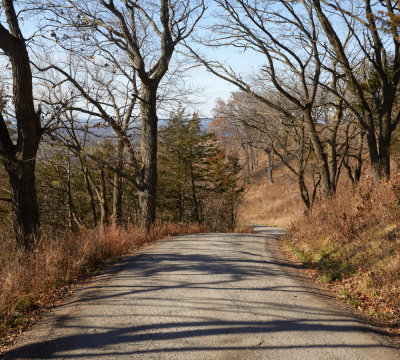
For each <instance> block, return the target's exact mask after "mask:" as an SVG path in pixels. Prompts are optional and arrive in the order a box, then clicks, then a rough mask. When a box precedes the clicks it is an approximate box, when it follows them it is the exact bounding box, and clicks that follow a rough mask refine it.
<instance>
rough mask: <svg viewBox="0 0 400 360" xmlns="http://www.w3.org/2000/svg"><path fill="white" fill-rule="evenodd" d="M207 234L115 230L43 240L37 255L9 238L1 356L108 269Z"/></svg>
mask: <svg viewBox="0 0 400 360" xmlns="http://www.w3.org/2000/svg"><path fill="white" fill-rule="evenodd" d="M201 231H205V228H204V227H200V226H198V225H174V224H164V225H162V226H157V227H153V228H152V230H151V231H150V232H146V231H145V230H144V229H141V228H138V227H137V226H133V225H127V226H126V227H120V226H116V225H110V226H106V227H100V226H99V227H96V228H92V229H88V228H81V229H80V230H79V231H75V232H66V233H64V234H63V235H59V236H56V237H55V236H54V234H52V233H50V232H49V233H46V234H43V235H42V240H41V242H40V243H39V244H37V246H36V247H35V250H34V251H33V252H27V251H26V250H24V249H21V248H20V247H18V246H16V243H15V239H13V238H12V236H9V237H7V236H6V235H5V234H4V233H3V236H2V241H1V242H0V278H1V279H2V281H1V282H0V353H1V351H2V350H4V349H6V346H7V345H8V344H10V343H11V342H12V341H13V339H14V338H15V336H16V335H18V334H20V333H21V331H23V330H24V329H26V328H27V327H28V326H30V325H32V323H34V322H35V321H36V320H37V318H38V316H39V314H40V312H42V311H43V310H44V309H46V308H49V307H51V306H52V305H54V304H56V303H57V301H60V300H62V299H63V298H64V297H65V296H66V295H67V294H68V292H69V289H70V287H71V286H73V285H74V284H77V283H79V282H80V281H82V280H84V279H86V278H87V277H88V276H89V275H91V274H93V273H94V272H95V271H96V270H99V269H102V268H104V265H106V264H107V263H110V262H114V261H116V260H118V259H120V258H121V257H122V256H125V255H131V254H134V253H135V252H136V251H137V250H139V249H141V248H143V247H146V246H147V245H149V244H151V243H153V242H154V241H156V240H160V239H165V238H168V237H170V236H174V235H180V234H193V233H198V232H201Z"/></svg>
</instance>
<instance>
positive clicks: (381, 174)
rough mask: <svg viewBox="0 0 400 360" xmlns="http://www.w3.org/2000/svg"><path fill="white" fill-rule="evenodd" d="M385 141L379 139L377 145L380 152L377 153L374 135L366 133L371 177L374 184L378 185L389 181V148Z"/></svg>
mask: <svg viewBox="0 0 400 360" xmlns="http://www.w3.org/2000/svg"><path fill="white" fill-rule="evenodd" d="M385 141H386V140H385V139H381V143H380V144H379V150H380V151H378V148H377V141H376V136H375V134H373V133H371V132H367V143H368V150H369V158H370V161H371V175H372V181H373V182H374V184H378V183H379V182H380V181H382V180H389V178H390V152H389V149H390V146H389V145H388V144H386V143H385Z"/></svg>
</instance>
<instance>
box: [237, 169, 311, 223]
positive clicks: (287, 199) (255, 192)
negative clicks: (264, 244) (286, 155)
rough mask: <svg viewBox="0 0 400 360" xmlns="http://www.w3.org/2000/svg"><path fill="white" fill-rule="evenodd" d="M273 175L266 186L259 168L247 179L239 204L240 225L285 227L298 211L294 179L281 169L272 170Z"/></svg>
mask: <svg viewBox="0 0 400 360" xmlns="http://www.w3.org/2000/svg"><path fill="white" fill-rule="evenodd" d="M274 178H275V182H274V184H272V185H270V184H269V183H268V178H267V176H266V173H265V171H260V172H259V174H257V175H256V176H255V177H254V178H253V179H252V180H251V183H250V186H249V188H248V190H247V192H246V194H245V196H244V199H243V201H242V203H241V204H240V207H239V214H238V215H239V216H238V222H239V223H240V224H253V225H270V226H281V227H287V226H289V225H290V223H291V221H292V220H293V219H295V218H296V217H298V216H299V215H300V214H301V213H302V211H303V209H304V207H303V205H302V203H301V199H300V196H299V194H298V188H297V184H296V182H294V181H292V180H291V176H290V175H288V174H287V173H286V172H285V171H284V170H282V169H278V170H276V171H275V172H274Z"/></svg>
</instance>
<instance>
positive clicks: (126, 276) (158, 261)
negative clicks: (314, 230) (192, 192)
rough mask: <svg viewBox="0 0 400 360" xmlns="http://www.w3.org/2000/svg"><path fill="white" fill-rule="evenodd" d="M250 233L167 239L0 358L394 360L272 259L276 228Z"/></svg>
mask: <svg viewBox="0 0 400 360" xmlns="http://www.w3.org/2000/svg"><path fill="white" fill-rule="evenodd" d="M256 230H257V231H258V233H255V234H197V235H188V236H186V235H185V236H180V237H174V238H171V239H170V240H167V241H163V242H159V243H158V244H156V245H155V246H154V247H152V248H150V249H147V250H146V251H144V252H142V253H141V254H139V255H136V256H133V257H128V258H126V259H124V260H123V261H122V262H120V263H118V264H115V265H113V266H111V267H110V268H109V269H108V270H107V271H106V272H105V273H104V274H102V275H99V276H96V277H95V278H94V279H93V280H91V281H90V282H89V283H88V284H87V285H86V286H84V287H83V288H81V289H80V290H78V291H77V293H76V294H75V295H74V297H73V298H71V299H70V300H69V302H68V303H67V304H65V305H62V306H59V307H57V308H55V309H54V310H53V311H52V312H51V313H49V314H48V315H47V316H46V317H45V318H44V319H43V321H42V322H41V323H40V324H39V325H37V326H36V327H34V328H33V329H32V330H31V331H29V332H28V333H27V334H25V335H24V336H23V337H22V339H21V340H20V341H19V342H18V343H17V345H16V347H15V348H14V349H12V350H11V351H9V352H8V353H7V354H6V355H5V359H226V360H231V359H250V360H253V359H274V360H275V359H277V360H278V359H286V360H291V359H301V360H304V359H307V360H312V359H318V360H321V359H340V360H343V359H346V360H353V359H360V360H366V359H377V360H389V359H390V360H395V359H400V355H399V352H398V350H396V349H395V348H392V347H391V346H390V345H389V344H388V343H385V340H384V338H383V337H381V336H380V335H379V334H377V332H376V331H375V330H374V329H372V328H371V327H369V326H368V325H366V324H364V323H362V322H361V321H359V320H357V319H355V318H354V317H353V316H352V315H351V313H350V312H348V311H346V310H345V309H342V308H340V307H339V306H336V305H335V302H334V301H332V300H331V299H329V298H327V296H326V295H323V294H322V293H319V292H318V291H316V290H315V289H313V288H312V287H309V286H306V285H305V284H304V283H303V282H302V281H301V280H300V279H299V278H298V277H300V276H301V275H300V274H299V273H298V272H296V269H295V265H291V264H290V263H288V262H286V261H285V260H283V258H282V257H280V256H277V254H278V253H279V235H281V234H282V233H283V231H282V230H281V229H277V228H268V227H257V229H256ZM285 269H289V271H286V270H285ZM296 274H299V276H296Z"/></svg>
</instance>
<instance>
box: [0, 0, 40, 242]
mask: <svg viewBox="0 0 400 360" xmlns="http://www.w3.org/2000/svg"><path fill="white" fill-rule="evenodd" d="M2 4H3V10H4V13H2V15H5V16H6V18H7V23H8V25H9V30H7V29H6V28H5V27H3V26H0V49H1V50H2V52H3V53H5V55H7V56H8V58H9V61H10V62H11V67H12V76H13V99H12V103H13V105H14V109H15V120H16V123H17V129H18V132H17V141H16V144H14V142H13V140H12V139H11V137H10V135H9V131H8V128H7V125H6V121H5V119H4V118H3V116H2V114H1V112H0V152H1V154H2V160H3V164H4V166H5V168H6V170H7V173H8V176H9V180H10V185H11V189H12V213H13V221H14V229H15V236H16V240H17V243H18V244H19V245H21V246H23V247H25V248H27V249H29V248H32V247H33V245H34V240H35V239H37V237H38V236H39V228H40V223H39V211H38V206H37V197H36V187H35V165H36V153H37V150H38V147H39V142H40V139H41V136H42V128H41V124H40V116H39V114H37V113H36V111H35V106H34V103H33V85H32V72H31V67H30V59H29V55H28V51H27V48H26V43H25V40H24V37H23V35H22V33H21V30H20V27H19V24H18V16H17V14H16V12H15V9H14V2H13V1H12V0H3V1H2Z"/></svg>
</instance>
